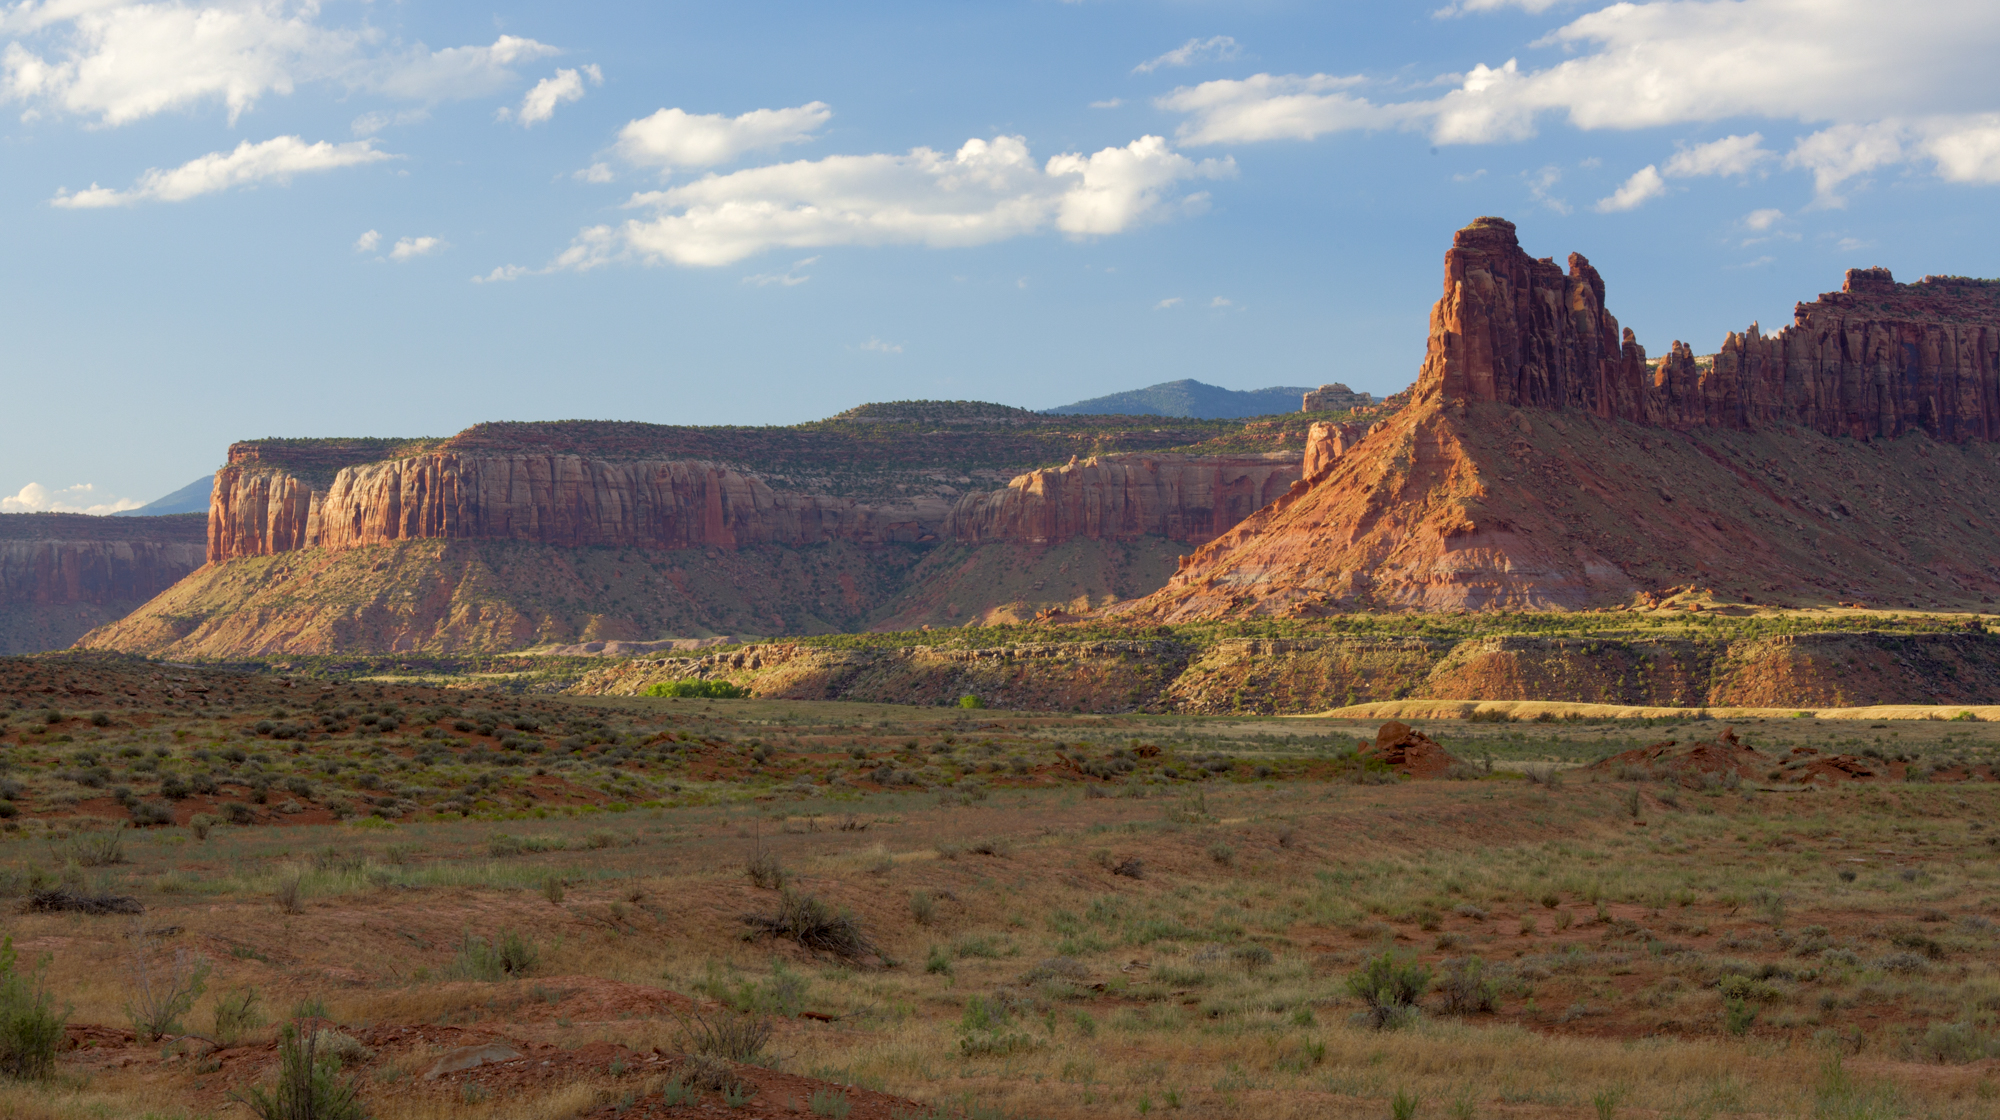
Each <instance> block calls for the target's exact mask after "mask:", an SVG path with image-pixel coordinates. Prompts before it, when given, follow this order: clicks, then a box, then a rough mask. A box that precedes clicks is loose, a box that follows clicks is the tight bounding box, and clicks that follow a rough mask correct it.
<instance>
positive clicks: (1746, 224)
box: [1743, 209, 1785, 232]
mask: <svg viewBox="0 0 2000 1120" xmlns="http://www.w3.org/2000/svg"><path fill="white" fill-rule="evenodd" d="M1784 216H1785V212H1784V211H1783V210H1771V209H1764V210H1752V211H1750V212H1749V213H1748V214H1745V215H1744V216H1743V228H1745V229H1753V230H1757V231H1758V232H1762V231H1764V230H1767V229H1770V228H1771V227H1772V226H1774V225H1777V224H1778V220H1779V219H1780V218H1783V217H1784Z"/></svg>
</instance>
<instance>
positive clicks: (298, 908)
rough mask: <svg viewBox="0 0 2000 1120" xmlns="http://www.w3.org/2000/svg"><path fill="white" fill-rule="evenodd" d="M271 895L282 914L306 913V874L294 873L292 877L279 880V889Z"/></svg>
mask: <svg viewBox="0 0 2000 1120" xmlns="http://www.w3.org/2000/svg"><path fill="white" fill-rule="evenodd" d="M271 894H272V897H273V898H275V899H276V900H277V903H278V909H279V910H280V911H281V912H283V913H286V914H303V913H305V912H306V902H305V873H304V872H299V871H294V872H293V873H291V874H290V875H288V876H286V877H284V878H282V879H279V880H278V886H277V889H276V890H274V891H272V892H271Z"/></svg>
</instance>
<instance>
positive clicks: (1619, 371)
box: [1132, 218, 2000, 620]
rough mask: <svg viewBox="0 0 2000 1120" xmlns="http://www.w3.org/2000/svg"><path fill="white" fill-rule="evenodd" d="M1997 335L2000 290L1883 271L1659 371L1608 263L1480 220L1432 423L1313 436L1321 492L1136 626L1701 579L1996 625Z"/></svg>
mask: <svg viewBox="0 0 2000 1120" xmlns="http://www.w3.org/2000/svg"><path fill="white" fill-rule="evenodd" d="M1996 339H2000V282H1994V281H1977V280H1963V279H1955V278H1954V279H1937V278H1929V279H1926V280H1924V281H1922V282H1920V283H1917V284H1908V285H1899V284H1895V283H1894V282H1893V281H1892V280H1891V279H1890V278H1889V276H1888V274H1887V273H1886V272H1884V271H1882V270H1873V269H1871V270H1857V271H1855V272H1851V273H1849V275H1848V280H1847V285H1846V288H1845V290H1843V291H1842V292H1838V293H1832V294H1829V295H1826V296H1823V297H1821V299H1820V300H1819V301H1817V302H1816V303H1813V304H1809V305H1807V304H1802V305H1800V308H1799V311H1798V314H1797V322H1796V323H1795V324H1794V325H1793V326H1792V327H1789V328H1787V329H1786V330H1784V331H1782V332H1780V333H1779V334H1777V335H1775V336H1771V337H1768V338H1767V337H1764V336H1762V335H1760V334H1759V333H1758V332H1757V330H1756V329H1755V328H1754V327H1753V328H1752V329H1751V330H1750V331H1748V332H1745V333H1744V334H1741V335H1735V334H1732V335H1731V336H1729V338H1728V339H1727V340H1726V341H1725V342H1724V344H1723V346H1722V348H1721V350H1720V351H1719V352H1718V353H1717V354H1716V355H1715V356H1714V357H1713V358H1712V359H1709V360H1702V359H1699V358H1697V357H1696V356H1695V355H1694V354H1693V352H1692V350H1691V349H1690V348H1689V347H1687V346H1685V345H1683V344H1679V343H1676V344H1674V346H1672V347H1670V348H1669V352H1668V354H1667V356H1666V357H1665V358H1664V359H1663V360H1661V361H1659V362H1657V363H1655V362H1649V361H1648V360H1647V358H1646V354H1645V351H1644V350H1643V349H1642V348H1641V347H1640V346H1639V345H1638V343H1637V342H1636V340H1634V339H1633V337H1632V335H1631V332H1630V331H1627V330H1623V329H1621V328H1620V327H1619V325H1618V322H1617V320H1616V319H1615V318H1614V317H1613V316H1612V315H1611V313H1610V312H1609V311H1608V310H1607V309H1606V307H1605V286H1604V280H1603V278H1602V277H1601V276H1599V275H1598V273H1597V271H1596V270H1595V269H1594V268H1592V267H1591V266H1590V262H1589V261H1587V260H1585V259H1584V258H1583V257H1581V256H1577V255H1572V256H1571V257H1570V260H1569V267H1568V269H1567V271H1565V270H1563V269H1561V268H1558V267H1557V266H1556V265H1555V264H1554V263H1553V262H1552V261H1550V260H1548V259H1540V260H1537V259H1534V258H1531V257H1529V256H1528V255H1527V254H1526V253H1524V252H1522V251H1521V248H1520V246H1519V244H1518V243H1517V241H1516V239H1515V235H1514V227H1513V225H1512V224H1511V223H1509V222H1506V221H1503V220H1501V219H1497V218H1481V219H1479V220H1478V221H1475V222H1474V223H1473V224H1472V225H1470V226H1467V227H1466V228H1465V229H1462V230H1459V231H1458V233H1457V235H1456V236H1455V237H1454V239H1453V245H1452V248H1451V249H1450V250H1449V251H1448V252H1447V253H1446V254H1445V284H1444V292H1443V295H1442V297H1441V298H1440V299H1439V300H1438V302H1437V304H1436V306H1435V307H1434V308H1433V309H1432V312H1431V333H1430V341H1429V347H1428V350H1427V353H1426V356H1425V360H1424V364H1423V368H1422V370H1421V372H1420V375H1419V378H1418V381H1417V383H1416V385H1415V386H1414V387H1413V389H1412V395H1411V403H1410V404H1409V405H1408V406H1407V407H1405V408H1403V409H1402V410H1401V411H1398V412H1396V413H1394V414H1393V415H1392V416H1391V417H1389V418H1388V419H1386V420H1384V421H1381V422H1379V423H1377V424H1375V425H1373V426H1372V427H1371V428H1370V429H1369V430H1368V431H1367V433H1365V434H1363V435H1361V436H1360V437H1359V439H1358V440H1357V439H1355V438H1353V433H1352V431H1351V429H1347V428H1336V426H1334V425H1317V426H1315V427H1314V429H1313V431H1312V433H1311V435H1310V437H1309V440H1308V446H1307V451H1306V463H1305V473H1306V479H1307V482H1306V483H1305V484H1304V485H1301V486H1295V487H1293V488H1292V489H1291V490H1290V491H1288V492H1287V493H1286V494H1285V495H1284V496H1283V497H1281V498H1280V499H1279V500H1278V501H1277V502H1275V503H1273V504H1272V505H1270V506H1268V507H1266V508H1264V509H1262V510H1259V511H1258V512H1257V513H1256V514H1254V515H1252V516H1251V517H1249V518H1246V519H1245V520H1244V521H1242V522H1241V523H1239V524H1238V525H1237V526H1236V527H1234V528H1233V529H1230V530H1229V531H1227V532H1225V533H1222V534H1221V535H1219V536H1218V537H1217V538H1216V539H1215V540H1214V541H1211V542H1210V543H1208V544H1207V545H1205V546H1203V547H1202V548H1201V549H1199V550H1197V551H1196V552H1195V553H1193V554H1192V555H1190V556H1188V557H1186V558H1184V559H1183V561H1182V564H1181V568H1180V571H1179V572H1178V573H1177V574H1176V575H1175V576H1174V577H1173V579H1172V580H1170V581H1169V583H1168V586H1167V587H1166V588H1164V589H1162V590H1161V591H1160V592H1158V593H1156V594H1155V595H1153V596H1152V597H1151V598H1150V599H1148V600H1147V601H1146V602H1145V603H1144V604H1140V605H1138V606H1137V607H1136V608H1132V609H1135V610H1137V611H1138V612H1139V613H1140V614H1142V615H1152V616H1155V617H1159V618H1162V619H1164V620H1188V619H1195V618H1209V617H1219V616H1229V615H1244V614H1288V615H1293V616H1298V615H1311V614H1314V613H1319V612H1326V611H1337V610H1351V609H1358V608H1368V607H1402V608H1434V609H1435V608H1475V609H1477V608H1535V609H1547V608H1584V607H1594V606H1610V605H1615V604H1623V603H1643V602H1644V601H1645V600H1646V596H1644V595H1643V594H1641V593H1642V592H1643V591H1645V590H1646V589H1649V588H1659V587H1665V586H1669V585H1681V584H1695V583H1698V584H1700V585H1702V586H1704V587H1710V588H1714V589H1716V590H1717V591H1718V592H1719V593H1721V594H1724V595H1725V596H1726V597H1727V598H1729V599H1730V600H1731V601H1745V600H1749V599H1754V600H1755V601H1757V602H1761V603H1778V604H1792V605H1806V604H1814V605H1817V604H1833V603H1842V602H1849V601H1864V602H1868V603H1871V604H1875V605H1893V606H1899V607H1901V606H1936V607H1943V608H1949V609H1981V608H1982V607H1986V608H1987V609H1990V606H1988V605H1990V604H1991V603H1992V602H1993V599H1994V597H1995V596H1996V595H2000V567H1996V566H1995V565H1993V564H1992V563H1991V562H1990V559H1989V558H1990V556H1991V555H1992V552H1993V550H1994V547H1995V545H1996V543H2000V539H1996V534H2000V503H1996V502H1995V501H1994V499H1993V498H1992V497H1991V496H1990V495H1992V494H1993V493H1994V492H1995V490H1996V488H2000V455H1996V454H1995V452H1994V450H1993V448H1992V442H1991V441H1993V440H1994V439H1996V438H2000V428H1996V425H1995V423H1994V420H1993V417H1995V416H2000V408H1996V401H2000V390H1996V388H1995V381H1996V376H1995V370H1996V367H2000V359H1996V355H1995V350H1994V348H1995V346H1996ZM1904 435H1909V436H1913V437H1915V438H1912V439H1901V438H1893V437H1899V436H1904Z"/></svg>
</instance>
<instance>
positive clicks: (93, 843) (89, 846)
mask: <svg viewBox="0 0 2000 1120" xmlns="http://www.w3.org/2000/svg"><path fill="white" fill-rule="evenodd" d="M69 858H71V859H73V860H75V861H76V862H77V863H78V864H80V865H82V866H84V867H110V866H112V865H114V864H120V863H124V862H125V838H124V837H123V836H121V835H119V834H118V833H116V832H106V833H101V834H97V835H90V836H79V837H77V838H76V839H74V840H71V841H70V842H69Z"/></svg>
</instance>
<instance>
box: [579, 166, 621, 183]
mask: <svg viewBox="0 0 2000 1120" xmlns="http://www.w3.org/2000/svg"><path fill="white" fill-rule="evenodd" d="M569 177H570V178H572V179H575V180H576V181H577V182H579V183H609V182H610V181H611V180H613V179H616V178H617V177H618V175H617V173H616V172H614V171H612V170H611V165H610V164H608V163H603V162H598V163H593V164H591V165H590V166H589V167H586V168H583V169H582V170H580V171H572V172H570V176H569Z"/></svg>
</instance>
